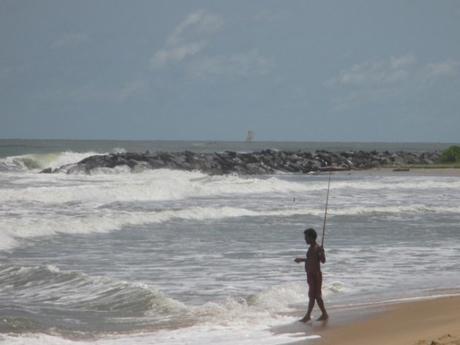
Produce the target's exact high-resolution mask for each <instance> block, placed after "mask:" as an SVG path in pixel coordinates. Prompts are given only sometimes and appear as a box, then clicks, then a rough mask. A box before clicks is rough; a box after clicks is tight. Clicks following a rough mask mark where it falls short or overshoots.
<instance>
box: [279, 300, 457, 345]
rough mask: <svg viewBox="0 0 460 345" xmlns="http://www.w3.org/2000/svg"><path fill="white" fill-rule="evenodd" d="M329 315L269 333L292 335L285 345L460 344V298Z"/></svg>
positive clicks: (361, 308) (333, 310)
mask: <svg viewBox="0 0 460 345" xmlns="http://www.w3.org/2000/svg"><path fill="white" fill-rule="evenodd" d="M329 314H330V316H331V318H330V320H328V321H327V322H318V321H314V322H309V323H307V324H304V323H302V322H295V323H292V324H287V325H285V326H278V327H275V328H273V329H272V330H271V331H272V332H273V333H274V334H279V333H290V334H292V337H293V338H292V339H293V341H292V342H289V343H287V344H286V345H460V296H459V295H456V296H450V297H440V298H435V299H429V300H418V301H414V302H404V303H397V304H381V305H363V306H357V307H339V308H337V307H332V308H330V309H329ZM298 316H299V319H300V317H302V315H298ZM316 316H318V315H316ZM312 335H318V336H320V338H319V337H318V339H317V340H312V339H309V340H305V336H312ZM296 337H298V340H296Z"/></svg>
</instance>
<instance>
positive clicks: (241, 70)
mask: <svg viewBox="0 0 460 345" xmlns="http://www.w3.org/2000/svg"><path fill="white" fill-rule="evenodd" d="M272 68H273V61H272V60H271V59H268V58H266V57H264V56H262V55H261V54H260V53H259V52H258V51H257V50H256V49H253V50H250V51H248V52H245V53H237V54H232V55H230V56H224V55H220V56H211V57H203V58H201V59H197V60H196V61H193V62H191V63H190V65H189V66H188V69H187V72H188V74H189V76H191V77H194V78H199V79H205V78H207V77H213V76H226V77H245V76H249V75H254V74H255V75H264V74H267V73H268V72H269V71H270V70H271V69H272Z"/></svg>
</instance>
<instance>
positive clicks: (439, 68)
mask: <svg viewBox="0 0 460 345" xmlns="http://www.w3.org/2000/svg"><path fill="white" fill-rule="evenodd" d="M459 75H460V61H455V60H451V59H449V60H447V61H443V62H437V63H430V64H427V65H426V66H425V77H426V78H427V79H430V80H433V79H438V78H455V77H457V76H459Z"/></svg>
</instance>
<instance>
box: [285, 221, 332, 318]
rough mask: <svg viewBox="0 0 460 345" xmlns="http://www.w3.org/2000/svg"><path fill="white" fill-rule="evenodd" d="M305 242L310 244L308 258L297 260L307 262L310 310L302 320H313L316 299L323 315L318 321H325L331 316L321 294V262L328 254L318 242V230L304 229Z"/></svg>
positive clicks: (296, 260) (297, 260)
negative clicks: (312, 314)
mask: <svg viewBox="0 0 460 345" xmlns="http://www.w3.org/2000/svg"><path fill="white" fill-rule="evenodd" d="M304 236H305V242H306V243H307V244H308V245H309V246H310V247H309V248H308V251H307V255H306V258H295V260H294V261H295V262H297V263H299V262H305V272H306V273H307V283H308V299H309V301H308V310H307V313H306V314H305V316H304V317H303V318H302V319H301V320H300V321H302V322H308V321H310V320H311V312H312V310H313V307H314V306H315V301H316V302H318V306H319V309H321V312H322V314H321V316H320V317H319V318H318V321H325V320H327V319H328V318H329V315H328V314H327V312H326V308H325V307H324V302H323V298H322V294H321V287H322V283H323V274H322V272H321V263H323V264H324V263H325V262H326V255H325V253H324V248H323V247H322V246H320V245H318V244H317V243H316V237H317V234H316V231H315V230H314V229H312V228H310V229H307V230H305V231H304Z"/></svg>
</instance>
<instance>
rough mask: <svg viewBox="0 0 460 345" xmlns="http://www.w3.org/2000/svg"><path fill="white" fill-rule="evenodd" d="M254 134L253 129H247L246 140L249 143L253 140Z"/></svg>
mask: <svg viewBox="0 0 460 345" xmlns="http://www.w3.org/2000/svg"><path fill="white" fill-rule="evenodd" d="M255 136H256V134H255V133H254V132H253V131H248V135H247V136H246V142H247V143H250V142H252V141H253V140H254V138H255Z"/></svg>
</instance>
